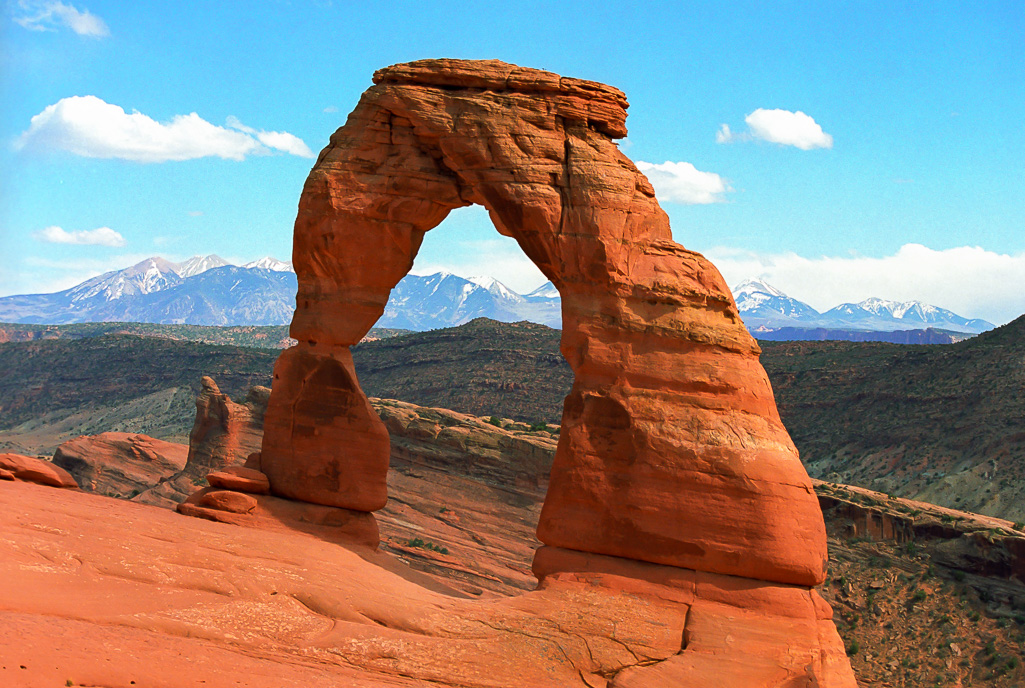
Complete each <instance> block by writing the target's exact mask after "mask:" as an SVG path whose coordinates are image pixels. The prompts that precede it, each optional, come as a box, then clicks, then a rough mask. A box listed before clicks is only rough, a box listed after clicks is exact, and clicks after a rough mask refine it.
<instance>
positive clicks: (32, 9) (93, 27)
mask: <svg viewBox="0 0 1025 688" xmlns="http://www.w3.org/2000/svg"><path fill="white" fill-rule="evenodd" d="M14 21H15V23H17V24H19V25H21V26H23V27H25V28H26V29H29V30H30V31H56V30H57V28H58V27H59V26H62V25H63V26H66V27H67V28H69V29H71V30H72V31H74V32H75V33H77V34H78V35H79V36H89V37H90V38H104V37H106V36H109V35H110V29H108V28H107V24H106V23H105V22H104V21H103V20H102V19H100V18H99V17H97V16H96V15H95V14H92V13H91V12H89V10H78V9H77V8H75V7H73V6H72V5H65V4H64V3H63V2H38V1H33V0H20V2H19V3H18V9H17V10H16V14H15V16H14Z"/></svg>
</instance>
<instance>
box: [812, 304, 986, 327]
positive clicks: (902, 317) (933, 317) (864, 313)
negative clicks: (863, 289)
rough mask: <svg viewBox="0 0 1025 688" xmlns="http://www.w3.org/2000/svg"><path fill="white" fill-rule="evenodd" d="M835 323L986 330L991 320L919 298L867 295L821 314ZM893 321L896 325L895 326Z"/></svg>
mask: <svg viewBox="0 0 1025 688" xmlns="http://www.w3.org/2000/svg"><path fill="white" fill-rule="evenodd" d="M822 316H823V317H824V318H828V319H830V320H832V321H835V322H838V323H854V324H862V325H866V326H868V325H872V326H874V327H873V329H882V328H884V327H885V328H887V329H901V330H911V329H918V328H922V327H933V328H937V329H944V330H957V331H959V332H974V333H976V334H977V333H979V332H985V331H986V330H991V329H993V327H994V325H993V323H990V322H986V321H985V320H980V319H978V318H964V317H962V316H960V315H958V314H957V313H954V312H952V311H948V310H947V309H945V308H937V307H936V306H930V305H929V304H925V303H922V302H921V301H887V300H885V299H877V298H870V299H865V300H864V301H861V302H859V303H842V304H840V305H839V306H836V307H835V308H831V309H830V310H828V311H826V312H825V313H823V314H822ZM894 325H896V327H894Z"/></svg>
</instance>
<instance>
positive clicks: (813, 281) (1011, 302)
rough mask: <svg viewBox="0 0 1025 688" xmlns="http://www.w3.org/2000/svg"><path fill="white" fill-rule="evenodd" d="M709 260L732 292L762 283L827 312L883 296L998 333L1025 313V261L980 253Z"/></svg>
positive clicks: (913, 250)
mask: <svg viewBox="0 0 1025 688" xmlns="http://www.w3.org/2000/svg"><path fill="white" fill-rule="evenodd" d="M704 253H705V255H706V256H708V258H710V259H711V260H712V262H713V263H715V265H716V267H718V268H719V270H720V271H721V272H722V274H723V277H724V278H725V279H726V281H727V283H728V284H729V285H730V286H735V285H736V284H738V283H739V282H741V281H743V280H744V279H746V278H748V277H760V278H762V279H764V280H765V281H767V282H768V283H769V284H772V285H773V286H775V287H777V288H779V289H782V290H783V291H784V292H786V293H787V294H788V295H790V296H792V297H794V298H796V299H799V300H801V301H804V302H806V303H808V304H810V305H811V306H813V307H815V308H816V309H818V310H820V311H824V310H828V309H830V308H832V307H834V306H837V305H839V304H841V303H856V302H858V301H863V300H864V299H867V298H869V297H873V296H876V297H879V298H885V299H891V300H894V301H912V300H915V301H922V302H925V303H928V304H931V305H933V306H939V307H940V308H947V309H949V310H952V311H954V312H955V313H957V314H958V315H962V316H965V317H968V318H984V319H986V320H989V321H990V322H993V323H996V324H998V325H999V324H1003V323H1006V322H1009V321H1011V320H1013V319H1014V318H1017V317H1018V316H1020V315H1022V314H1023V313H1025V253H1018V254H1003V253H996V252H994V251H987V250H985V249H983V248H980V247H978V246H960V247H957V248H950V249H944V250H934V249H931V248H928V247H926V246H923V245H921V244H905V245H904V246H902V247H901V248H900V249H899V250H898V251H897V252H896V253H894V254H893V255H889V256H883V257H880V258H871V257H866V256H858V255H854V256H845V257H837V256H822V257H818V258H806V257H804V256H799V255H797V254H795V253H780V254H757V253H752V252H749V251H742V250H737V249H730V248H722V247H719V248H713V249H709V250H707V251H705V252H704Z"/></svg>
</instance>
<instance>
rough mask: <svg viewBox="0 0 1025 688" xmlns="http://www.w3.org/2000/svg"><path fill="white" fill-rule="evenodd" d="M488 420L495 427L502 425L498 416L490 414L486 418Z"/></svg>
mask: <svg viewBox="0 0 1025 688" xmlns="http://www.w3.org/2000/svg"><path fill="white" fill-rule="evenodd" d="M488 422H489V423H491V424H492V425H494V426H495V427H496V428H500V427H502V419H501V418H499V417H498V416H491V417H490V418H488Z"/></svg>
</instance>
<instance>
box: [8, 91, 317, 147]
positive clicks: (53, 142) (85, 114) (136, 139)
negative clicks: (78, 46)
mask: <svg viewBox="0 0 1025 688" xmlns="http://www.w3.org/2000/svg"><path fill="white" fill-rule="evenodd" d="M235 121H236V122H237V120H235ZM239 124H240V125H241V123H239ZM229 126H230V123H229ZM234 129H235V128H232V129H226V128H224V127H219V126H216V125H214V124H211V123H209V122H207V121H206V120H204V119H203V118H201V117H200V116H199V115H197V114H196V113H195V112H193V113H191V114H189V115H176V116H175V117H174V118H173V119H172V120H171V121H170V122H167V123H160V122H157V121H156V120H154V119H152V118H150V117H147V116H146V115H144V114H142V113H139V112H133V113H132V114H128V113H126V112H125V111H124V110H123V109H122V108H120V107H119V106H117V105H111V104H110V103H106V102H104V101H103V100H101V99H100V98H97V97H96V96H72V97H70V98H62V99H61V100H59V101H58V102H56V103H54V104H53V105H49V106H47V107H46V109H44V110H43V111H42V112H41V113H39V114H38V115H36V116H35V117H33V118H32V120H31V123H30V125H29V128H28V130H26V131H25V132H23V133H22V134H21V136H20V137H19V138H18V140H17V142H16V143H15V146H16V147H17V148H18V149H42V150H47V149H50V150H64V151H68V152H69V153H74V154H75V155H81V156H83V157H87V158H118V159H121V160H132V161H134V162H146V163H150V162H166V161H169V160H192V159H195V158H203V157H209V156H216V157H219V158H225V159H228V160H243V159H244V158H245V157H246V156H247V155H261V154H267V153H269V152H270V149H271V148H273V149H276V150H281V151H284V152H287V153H291V154H292V155H299V156H302V157H313V154H312V153H311V152H310V151H309V148H307V147H306V144H304V143H303V142H302V140H301V139H299V138H298V137H295V136H293V135H292V134H288V133H285V132H258V131H256V130H253V129H249V127H245V129H246V130H248V131H243V130H237V131H236V130H234ZM261 137H267V138H268V141H267V142H264V141H262V140H261Z"/></svg>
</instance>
